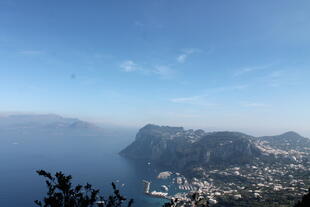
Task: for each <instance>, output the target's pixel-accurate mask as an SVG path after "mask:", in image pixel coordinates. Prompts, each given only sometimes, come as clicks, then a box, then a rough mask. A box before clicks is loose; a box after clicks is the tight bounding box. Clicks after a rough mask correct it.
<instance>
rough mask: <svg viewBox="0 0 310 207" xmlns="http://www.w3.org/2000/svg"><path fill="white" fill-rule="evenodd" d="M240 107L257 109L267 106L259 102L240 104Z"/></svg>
mask: <svg viewBox="0 0 310 207" xmlns="http://www.w3.org/2000/svg"><path fill="white" fill-rule="evenodd" d="M241 106H243V107H248V108H250V107H251V108H252V107H254V108H257V107H268V106H269V105H268V104H265V103H260V102H242V103H241Z"/></svg>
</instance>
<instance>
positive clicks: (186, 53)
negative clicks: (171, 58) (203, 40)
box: [177, 48, 200, 63]
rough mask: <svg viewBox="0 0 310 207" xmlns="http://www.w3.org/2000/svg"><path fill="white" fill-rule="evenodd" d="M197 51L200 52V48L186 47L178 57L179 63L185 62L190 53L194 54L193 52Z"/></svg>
mask: <svg viewBox="0 0 310 207" xmlns="http://www.w3.org/2000/svg"><path fill="white" fill-rule="evenodd" d="M197 52H200V50H199V49H196V48H190V49H184V50H183V51H182V54H180V55H179V56H178V57H177V61H178V62H179V63H185V62H186V60H187V58H188V57H189V56H190V55H192V54H194V53H197Z"/></svg>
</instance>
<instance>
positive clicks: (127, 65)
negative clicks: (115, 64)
mask: <svg viewBox="0 0 310 207" xmlns="http://www.w3.org/2000/svg"><path fill="white" fill-rule="evenodd" d="M120 68H121V69H122V70H123V71H125V72H133V71H136V70H138V69H139V68H138V66H137V64H136V63H135V62H133V61H132V60H126V61H124V62H123V63H121V65H120Z"/></svg>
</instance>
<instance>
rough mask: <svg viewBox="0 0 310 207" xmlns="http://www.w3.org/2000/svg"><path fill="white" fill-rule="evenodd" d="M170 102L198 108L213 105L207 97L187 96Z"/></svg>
mask: <svg viewBox="0 0 310 207" xmlns="http://www.w3.org/2000/svg"><path fill="white" fill-rule="evenodd" d="M170 102H173V103H178V104H191V105H199V106H213V105H215V104H214V103H211V102H209V100H208V96H207V95H198V96H189V97H180V98H173V99H170Z"/></svg>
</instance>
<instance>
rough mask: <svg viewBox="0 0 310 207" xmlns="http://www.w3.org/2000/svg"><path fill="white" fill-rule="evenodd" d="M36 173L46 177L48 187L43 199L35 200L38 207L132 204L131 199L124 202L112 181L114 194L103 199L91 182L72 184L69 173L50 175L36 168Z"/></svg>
mask: <svg viewBox="0 0 310 207" xmlns="http://www.w3.org/2000/svg"><path fill="white" fill-rule="evenodd" d="M37 173H38V174H39V175H40V176H43V177H44V178H46V181H45V182H46V185H47V188H48V192H47V195H46V196H45V197H44V198H43V201H39V200H36V201H35V204H37V205H38V206H40V207H93V206H97V207H123V206H127V207H131V206H132V204H133V199H130V200H129V201H128V202H126V201H127V199H126V198H125V197H123V196H122V195H121V194H120V192H119V190H118V189H117V188H116V185H115V184H114V183H112V188H113V190H114V194H113V195H110V196H109V197H108V198H107V199H105V198H104V197H103V196H100V195H99V190H97V189H94V188H93V187H92V185H91V184H88V183H87V184H86V185H84V186H83V185H76V186H72V183H71V180H72V176H71V175H65V174H63V173H62V172H57V173H56V174H55V176H52V174H51V173H49V172H46V171H44V170H38V171H37Z"/></svg>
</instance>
